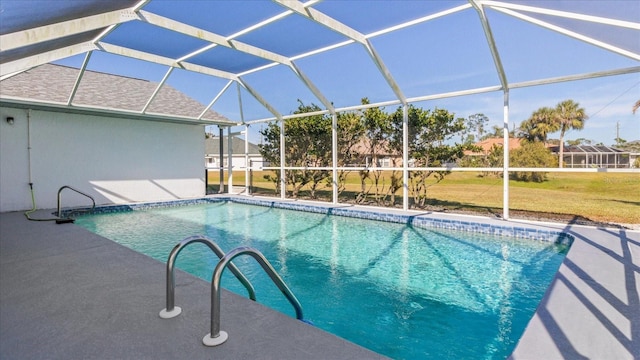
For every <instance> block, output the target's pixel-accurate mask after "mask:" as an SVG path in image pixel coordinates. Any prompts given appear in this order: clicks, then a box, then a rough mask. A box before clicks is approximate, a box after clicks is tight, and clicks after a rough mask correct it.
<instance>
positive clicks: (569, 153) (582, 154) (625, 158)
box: [550, 145, 635, 168]
mask: <svg viewBox="0 0 640 360" xmlns="http://www.w3.org/2000/svg"><path fill="white" fill-rule="evenodd" d="M550 150H551V152H553V153H554V154H556V156H559V153H560V146H553V147H551V148H550ZM562 157H563V163H564V167H565V168H629V167H631V164H633V161H632V154H631V153H630V152H628V151H623V150H620V149H616V148H613V147H609V146H604V145H565V146H564V149H563V156H562ZM634 160H635V159H634Z"/></svg>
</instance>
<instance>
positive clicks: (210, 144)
mask: <svg viewBox="0 0 640 360" xmlns="http://www.w3.org/2000/svg"><path fill="white" fill-rule="evenodd" d="M204 146H205V154H207V155H218V154H220V138H219V137H213V138H208V139H206V140H205V142H204ZM222 146H223V147H224V151H223V152H224V155H227V137H224V141H223V143H222ZM231 150H232V154H234V155H239V154H244V139H241V138H239V137H236V136H234V137H233V139H232V142H231ZM249 154H250V155H258V154H260V148H259V147H258V145H256V144H253V143H249Z"/></svg>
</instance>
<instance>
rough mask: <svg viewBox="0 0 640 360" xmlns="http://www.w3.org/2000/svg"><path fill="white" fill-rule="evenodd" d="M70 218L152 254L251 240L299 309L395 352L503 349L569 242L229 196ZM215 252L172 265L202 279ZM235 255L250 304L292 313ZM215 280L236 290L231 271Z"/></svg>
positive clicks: (250, 264)
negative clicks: (201, 240) (203, 242)
mask: <svg viewBox="0 0 640 360" xmlns="http://www.w3.org/2000/svg"><path fill="white" fill-rule="evenodd" d="M76 223H77V224H78V225H81V226H83V227H85V228H87V229H89V230H91V231H93V232H96V233H98V234H100V235H102V236H104V237H107V238H109V239H112V240H114V241H116V242H118V243H121V244H123V245H125V246H128V247H130V248H132V249H134V250H136V251H139V252H142V253H144V254H147V255H149V256H151V257H153V258H156V259H158V260H160V261H162V262H165V261H166V259H167V256H168V254H169V252H170V251H171V248H172V247H173V246H174V245H175V244H176V243H177V242H178V241H180V240H182V239H183V238H185V237H187V236H191V235H195V234H202V235H205V236H207V237H209V238H211V239H214V240H215V241H216V242H217V243H218V244H219V245H220V246H221V247H222V249H224V250H225V251H229V250H231V249H233V248H235V247H237V246H252V247H255V248H257V249H258V250H260V251H261V252H263V253H264V255H265V256H266V257H267V258H268V259H269V261H270V262H271V263H272V264H273V265H274V267H275V268H276V270H277V271H278V272H279V274H280V275H281V276H282V277H283V279H284V280H285V282H286V283H287V284H288V285H289V287H290V288H291V289H292V291H293V292H294V293H295V294H296V296H297V297H298V299H299V300H300V302H301V303H302V305H303V307H304V311H305V318H307V319H309V320H311V321H312V322H313V323H314V324H315V325H316V326H318V327H320V328H322V329H325V330H327V331H329V332H332V333H334V334H336V335H338V336H341V337H343V338H346V339H348V340H350V341H353V342H355V343H357V344H360V345H362V346H364V347H367V348H369V349H371V350H373V351H376V352H379V353H381V354H384V355H387V356H390V357H392V358H396V359H415V358H426V357H430V358H438V359H441V358H449V359H462V358H465V359H481V358H484V359H504V358H506V357H507V356H508V355H509V354H510V353H511V351H512V350H513V348H514V346H515V344H516V342H517V340H518V338H519V337H520V335H521V334H522V331H523V330H524V328H525V326H526V324H527V322H528V320H529V319H530V318H531V316H532V315H533V313H534V311H535V308H536V306H537V304H538V303H539V301H540V299H541V298H542V296H543V294H544V292H545V290H546V288H547V286H548V284H549V283H550V282H551V279H552V278H553V275H554V274H555V272H556V271H557V269H558V267H559V265H560V263H561V262H562V260H563V258H564V254H565V253H566V251H567V250H568V245H565V244H556V243H554V242H543V241H532V240H525V239H516V238H510V237H495V236H488V235H483V234H474V233H468V232H455V231H448V230H440V229H429V228H420V227H417V226H415V225H407V224H397V223H388V222H381V221H371V220H363V219H354V218H346V217H342V216H334V215H328V214H319V213H309V212H300V211H292V210H286V209H279V208H275V207H273V206H272V207H265V206H253V205H246V204H239V203H233V202H227V201H221V202H213V203H209V204H199V205H193V206H186V207H175V208H162V207H160V208H151V209H149V210H144V211H132V212H131V211H130V212H124V213H123V212H115V213H110V214H100V215H87V216H81V217H79V218H78V219H77V220H76ZM217 260H218V259H217V258H216V257H215V255H213V254H212V253H211V252H210V251H209V250H208V249H207V248H206V247H204V246H200V244H197V245H192V246H191V247H187V248H186V249H185V250H183V252H182V253H181V254H180V257H179V258H178V261H177V266H178V267H179V268H181V269H183V270H185V271H188V272H190V273H192V274H194V275H196V276H198V277H201V278H203V279H205V280H207V281H210V280H211V272H212V270H213V268H214V267H215V265H216V263H217ZM234 263H235V264H236V265H237V266H238V267H239V268H240V269H241V270H242V271H243V273H244V274H245V275H246V276H247V277H248V278H249V279H250V280H251V282H252V283H253V284H254V286H255V287H256V294H257V298H258V301H259V302H261V303H263V304H266V305H268V306H270V307H273V308H276V309H278V310H280V311H282V312H284V313H287V314H290V315H292V316H293V314H294V312H293V310H292V309H291V306H290V305H289V303H288V302H287V301H286V300H285V299H284V297H283V296H282V294H281V293H280V291H279V290H278V289H277V288H276V287H275V286H273V284H272V283H271V282H270V281H269V280H268V278H267V276H266V275H265V274H264V273H263V272H262V271H261V270H260V269H259V267H258V265H257V264H256V263H255V262H254V261H252V259H250V258H248V257H241V258H237V259H236V260H234ZM222 284H223V287H225V288H227V289H229V290H231V291H234V292H236V293H238V294H240V295H242V296H246V291H245V289H244V288H243V287H242V286H241V285H240V284H239V283H238V281H237V280H236V279H235V278H233V277H232V276H231V275H230V274H229V272H225V277H224V279H223V282H222ZM203 296H208V294H203ZM178 297H179V292H178ZM222 311H224V308H223V309H222Z"/></svg>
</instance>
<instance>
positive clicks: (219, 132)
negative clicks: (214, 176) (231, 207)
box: [218, 126, 224, 194]
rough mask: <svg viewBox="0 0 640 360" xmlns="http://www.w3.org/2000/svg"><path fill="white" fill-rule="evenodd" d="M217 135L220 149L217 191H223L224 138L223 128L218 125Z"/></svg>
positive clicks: (220, 192)
mask: <svg viewBox="0 0 640 360" xmlns="http://www.w3.org/2000/svg"><path fill="white" fill-rule="evenodd" d="M218 136H219V137H220V141H218V149H219V150H220V162H219V164H218V167H219V168H220V188H219V189H218V193H219V194H222V193H224V167H223V166H222V164H223V163H224V144H223V143H222V141H223V140H224V129H223V128H222V126H218Z"/></svg>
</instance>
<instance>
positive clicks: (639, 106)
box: [633, 100, 640, 114]
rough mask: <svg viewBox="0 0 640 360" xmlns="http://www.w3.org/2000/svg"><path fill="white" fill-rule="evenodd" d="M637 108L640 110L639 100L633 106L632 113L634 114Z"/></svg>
mask: <svg viewBox="0 0 640 360" xmlns="http://www.w3.org/2000/svg"><path fill="white" fill-rule="evenodd" d="M638 108H640V100H638V101H636V104H635V105H633V113H634V114H635V113H636V110H638Z"/></svg>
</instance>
